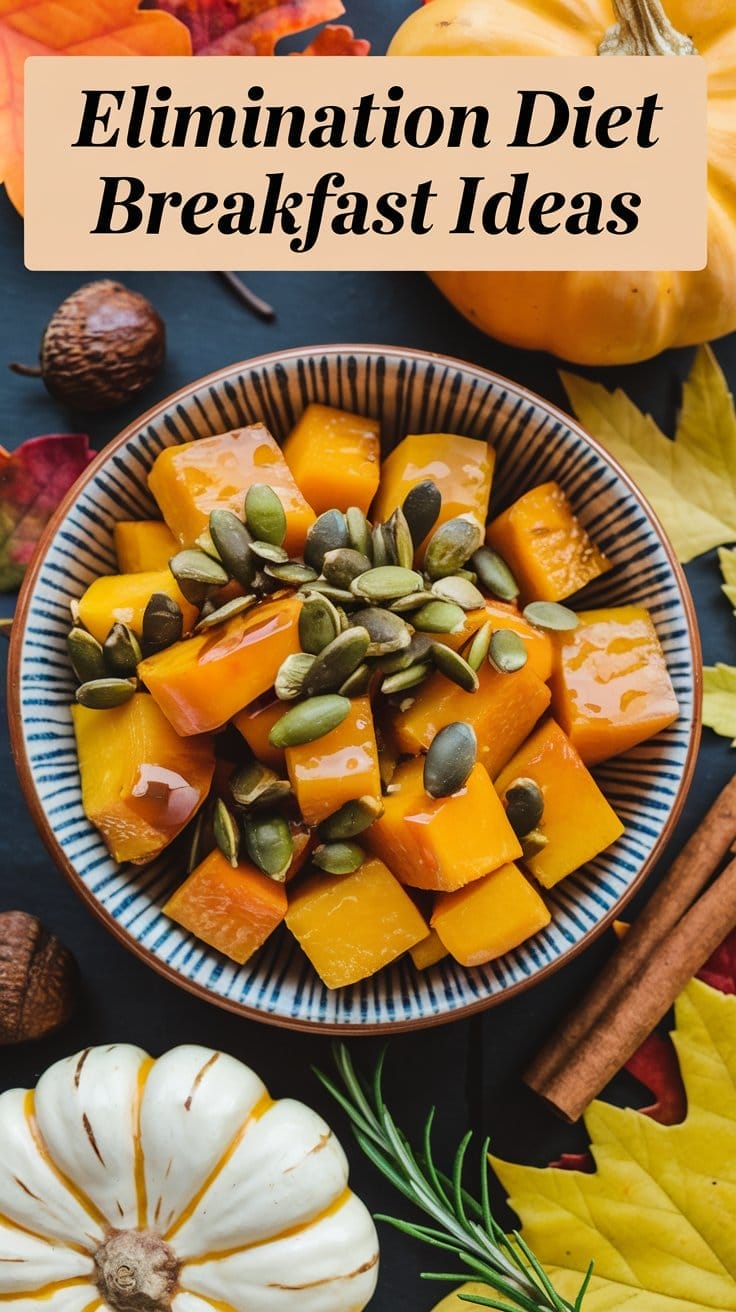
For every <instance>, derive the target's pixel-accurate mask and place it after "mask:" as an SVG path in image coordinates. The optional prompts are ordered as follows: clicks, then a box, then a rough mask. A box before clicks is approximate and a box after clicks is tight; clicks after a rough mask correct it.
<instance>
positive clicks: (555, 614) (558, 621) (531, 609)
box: [522, 601, 580, 633]
mask: <svg viewBox="0 0 736 1312" xmlns="http://www.w3.org/2000/svg"><path fill="white" fill-rule="evenodd" d="M522 614H523V616H524V619H525V620H528V621H529V623H530V624H534V625H536V627H537V628H538V629H550V630H551V631H552V632H553V633H567V632H569V630H570V629H576V628H577V627H578V624H579V623H580V620H579V619H578V617H577V615H576V614H575V611H574V610H570V608H569V606H561V605H560V604H559V602H557V601H531V602H530V603H529V605H528V606H525V607H524V610H523V611H522Z"/></svg>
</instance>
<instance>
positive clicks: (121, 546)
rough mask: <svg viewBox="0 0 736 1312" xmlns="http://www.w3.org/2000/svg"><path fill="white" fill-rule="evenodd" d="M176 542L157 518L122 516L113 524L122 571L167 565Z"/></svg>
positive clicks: (175, 549) (119, 564) (150, 568)
mask: <svg viewBox="0 0 736 1312" xmlns="http://www.w3.org/2000/svg"><path fill="white" fill-rule="evenodd" d="M178 550H179V544H178V542H177V540H176V538H175V537H174V535H173V533H172V532H171V529H170V528H168V527H167V525H166V524H163V523H162V522H161V520H160V519H121V520H119V521H118V523H117V524H116V525H115V551H116V553H117V558H118V569H119V570H120V573H121V574H142V573H143V572H144V571H145V570H155V569H166V567H167V565H168V563H169V561H170V560H171V557H172V556H175V555H176V553H177V551H178Z"/></svg>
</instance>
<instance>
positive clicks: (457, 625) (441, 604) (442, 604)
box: [411, 598, 465, 633]
mask: <svg viewBox="0 0 736 1312" xmlns="http://www.w3.org/2000/svg"><path fill="white" fill-rule="evenodd" d="M411 622H412V624H413V625H414V628H415V629H423V630H424V632H425V633H459V632H460V630H461V629H462V628H463V627H464V625H465V611H464V610H461V609H460V607H459V606H457V605H456V604H455V602H454V601H440V599H439V598H435V599H434V600H433V601H427V602H425V603H424V605H423V606H420V607H419V610H415V611H414V612H413V614H412V617H411Z"/></svg>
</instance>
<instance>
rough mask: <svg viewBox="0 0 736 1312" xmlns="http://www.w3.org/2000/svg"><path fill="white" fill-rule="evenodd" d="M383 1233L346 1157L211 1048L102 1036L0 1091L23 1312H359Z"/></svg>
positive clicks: (8, 1285)
mask: <svg viewBox="0 0 736 1312" xmlns="http://www.w3.org/2000/svg"><path fill="white" fill-rule="evenodd" d="M377 1272H378V1241H377V1237H376V1231H375V1227H374V1225H373V1222H372V1220H371V1217H370V1215H369V1213H368V1211H367V1210H366V1208H365V1207H364V1205H363V1203H362V1202H361V1201H360V1199H359V1198H357V1197H356V1196H355V1195H354V1194H353V1193H352V1192H351V1191H350V1189H349V1188H348V1165H347V1161H346V1158H345V1154H344V1152H343V1151H342V1148H341V1147H340V1145H339V1143H338V1142H337V1140H336V1139H335V1137H334V1135H333V1134H332V1132H331V1130H330V1128H329V1126H328V1125H326V1124H325V1122H324V1121H323V1120H322V1119H321V1117H319V1116H317V1114H316V1113H315V1112H313V1111H311V1110H310V1109H309V1108H308V1107H305V1106H304V1104H303V1103H300V1102H295V1101H293V1100H292V1099H289V1098H285V1099H282V1100H281V1101H279V1102H274V1101H273V1100H272V1099H271V1098H270V1097H269V1095H268V1092H267V1090H266V1088H265V1086H264V1085H263V1084H262V1083H261V1081H260V1080H259V1078H258V1076H257V1075H255V1074H254V1072H253V1071H252V1070H249V1068H248V1067H247V1066H243V1065H242V1064H241V1063H240V1062H238V1061H235V1060H234V1059H233V1058H232V1057H228V1056H226V1055H225V1054H224V1053H221V1052H213V1051H212V1050H211V1049H208V1048H199V1047H182V1048H174V1049H173V1050H172V1051H171V1052H168V1053H166V1055H165V1056H163V1057H161V1058H159V1060H158V1061H153V1060H152V1059H151V1058H150V1057H149V1056H148V1055H147V1054H146V1053H145V1052H142V1051H141V1049H140V1048H133V1047H128V1046H125V1045H113V1046H111V1047H105V1048H88V1049H86V1051H84V1052H82V1053H79V1054H78V1055H77V1056H75V1057H70V1058H68V1059H67V1060H65V1061H60V1062H57V1064H56V1065H55V1066H52V1067H51V1068H50V1069H49V1070H48V1071H46V1073H45V1075H43V1076H42V1078H41V1080H40V1082H39V1084H38V1087H37V1088H36V1091H35V1093H34V1092H33V1091H27V1090H25V1089H12V1090H11V1091H10V1092H9V1093H5V1094H2V1096H0V1302H5V1301H6V1300H7V1301H8V1303H9V1306H11V1307H12V1308H13V1312H38V1309H39V1307H43V1309H44V1312H169V1309H170V1310H171V1312H292V1310H293V1309H296V1308H298V1309H299V1312H361V1309H362V1308H364V1307H365V1306H366V1304H367V1303H368V1301H369V1299H370V1298H371V1295H372V1294H373V1290H374V1289H375V1285H376V1278H377Z"/></svg>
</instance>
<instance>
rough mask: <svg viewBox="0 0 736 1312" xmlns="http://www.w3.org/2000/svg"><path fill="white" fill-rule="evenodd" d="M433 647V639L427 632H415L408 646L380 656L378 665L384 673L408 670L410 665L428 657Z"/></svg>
mask: <svg viewBox="0 0 736 1312" xmlns="http://www.w3.org/2000/svg"><path fill="white" fill-rule="evenodd" d="M431 649H432V639H431V638H430V637H429V636H428V635H427V634H426V633H413V634H412V635H411V641H410V642H409V645H408V647H404V648H403V649H401V650H399V651H393V652H389V654H388V655H386V656H381V657H379V659H378V661H377V665H378V668H379V669H380V670H382V671H383V673H384V674H397V673H398V672H399V670H408V668H409V666H410V665H416V664H418V662H419V661H424V660H425V659H427V658H428V657H429V653H430V651H431Z"/></svg>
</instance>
